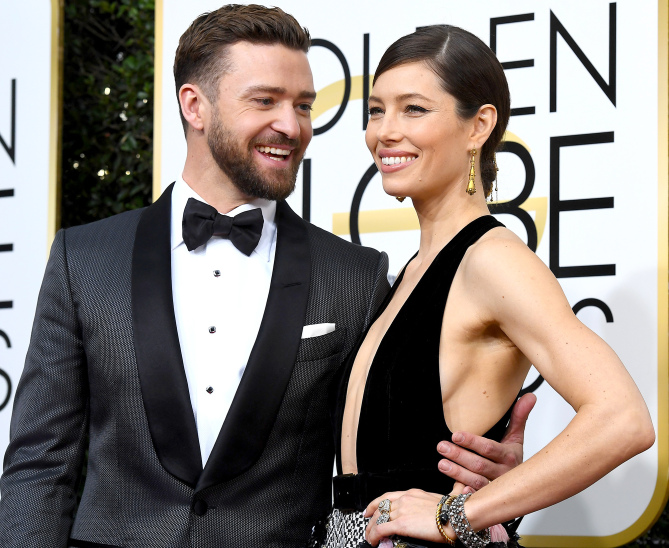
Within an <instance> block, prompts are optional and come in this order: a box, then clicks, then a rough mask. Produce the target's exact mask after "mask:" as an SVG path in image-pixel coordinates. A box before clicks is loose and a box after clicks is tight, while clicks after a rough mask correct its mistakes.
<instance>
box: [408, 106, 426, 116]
mask: <svg viewBox="0 0 669 548" xmlns="http://www.w3.org/2000/svg"><path fill="white" fill-rule="evenodd" d="M405 110H406V112H413V113H417V114H418V113H420V114H424V113H426V112H427V111H428V110H427V109H426V108H423V107H420V106H418V105H407V107H406V109H405Z"/></svg>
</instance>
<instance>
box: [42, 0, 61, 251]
mask: <svg viewBox="0 0 669 548" xmlns="http://www.w3.org/2000/svg"><path fill="white" fill-rule="evenodd" d="M64 19H65V1H64V0H51V98H50V104H49V118H50V119H49V124H50V125H49V194H48V198H47V233H46V237H47V242H46V252H47V255H48V253H49V249H50V248H51V242H52V241H53V239H54V237H55V235H56V232H57V231H58V229H59V228H60V204H61V199H60V198H61V169H60V168H61V152H62V137H63V44H64V39H63V34H64V33H65V26H64V24H63V23H64Z"/></svg>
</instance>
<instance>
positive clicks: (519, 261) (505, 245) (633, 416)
mask: <svg viewBox="0 0 669 548" xmlns="http://www.w3.org/2000/svg"><path fill="white" fill-rule="evenodd" d="M462 267H464V268H465V271H464V276H463V279H464V280H465V281H464V285H465V292H466V296H467V298H468V299H470V300H471V302H472V306H473V307H476V309H477V311H479V312H480V314H481V318H482V320H483V321H491V320H492V321H494V322H495V323H497V324H498V325H499V327H500V328H501V329H502V331H503V332H504V333H505V334H506V336H508V337H509V339H510V340H511V341H512V342H513V343H514V344H515V345H516V346H517V347H518V348H519V349H520V350H521V351H522V352H523V354H524V355H525V356H526V357H527V358H528V359H529V360H530V361H531V362H532V363H533V364H534V366H535V367H536V369H537V370H538V371H539V373H540V374H541V375H542V376H543V377H544V379H545V380H546V381H547V382H548V383H549V384H550V385H551V386H552V387H553V388H554V389H555V390H556V391H557V392H558V393H559V394H560V395H561V396H562V397H563V398H564V399H565V400H566V401H567V402H568V403H569V404H570V405H571V406H572V407H573V408H574V410H575V411H576V416H575V417H574V418H573V419H572V421H571V422H570V423H569V425H568V426H567V427H566V428H565V430H564V431H563V432H561V433H560V434H559V435H558V436H557V437H556V438H555V439H554V440H553V441H552V442H550V443H549V444H548V445H547V446H546V447H545V448H544V449H543V450H541V451H540V452H538V453H537V454H535V455H534V456H533V457H532V458H530V459H528V460H527V461H526V462H524V463H523V464H521V465H520V466H518V467H517V468H514V469H513V470H510V471H509V472H508V473H506V474H504V475H502V476H501V477H499V478H498V479H496V480H495V481H494V482H493V483H491V484H489V485H488V486H486V487H483V488H482V489H481V490H480V491H478V492H477V493H475V494H474V495H472V496H471V497H470V498H469V499H468V501H467V503H466V504H465V511H466V514H467V518H468V519H469V522H470V523H471V525H472V527H473V528H474V530H480V529H483V528H486V527H488V526H491V525H493V524H496V523H500V522H503V521H506V520H509V519H512V518H514V517H516V516H519V515H524V514H528V513H530V512H533V511H536V510H539V509H541V508H545V507H547V506H551V505H553V504H555V503H557V502H560V501H562V500H564V499H566V498H568V497H570V496H572V495H574V494H576V493H578V492H580V491H582V490H583V489H585V488H586V487H588V486H589V485H591V484H592V483H594V482H595V481H597V480H598V479H600V478H601V477H603V476H604V475H606V474H607V473H608V472H610V471H611V470H613V469H614V468H615V467H617V466H618V465H620V464H621V463H623V462H625V461H626V460H628V459H629V458H631V457H633V456H634V455H636V454H637V453H640V452H642V451H644V450H646V449H648V448H649V447H650V446H651V445H652V444H653V442H654V439H655V433H654V430H653V426H652V422H651V419H650V416H649V413H648V409H647V407H646V404H645V402H644V401H643V398H642V397H641V394H640V393H639V390H638V389H637V387H636V385H635V384H634V381H633V380H632V378H631V377H630V375H629V374H628V372H627V371H626V369H625V368H624V366H623V365H622V363H621V362H620V360H619V359H618V357H617V356H616V354H615V352H613V350H612V349H611V348H610V347H609V346H608V345H607V344H606V343H605V342H604V341H603V340H602V339H601V338H600V337H598V336H597V335H596V334H595V333H593V332H592V331H591V330H590V329H588V328H587V327H586V326H585V325H583V324H582V323H581V322H580V321H579V320H578V319H577V318H576V316H575V315H574V314H573V312H572V310H571V307H570V305H569V303H568V302H567V299H566V298H565V296H564V293H563V292H562V289H561V287H560V285H559V283H558V282H557V280H556V279H555V277H554V276H553V274H552V273H551V272H550V270H549V269H548V268H547V267H546V266H545V265H544V264H543V263H542V262H541V260H540V259H539V258H538V257H536V256H535V255H534V253H532V252H531V251H530V250H529V249H528V248H527V247H526V246H525V245H524V244H523V243H522V242H521V241H520V240H518V239H516V238H514V237H497V238H487V239H485V240H482V241H480V242H479V243H477V244H476V245H475V246H473V247H472V248H471V249H470V253H469V256H468V257H467V258H466V259H465V261H463V264H462ZM393 497H394V498H395V501H394V503H393V511H394V512H393V513H394V514H395V515H393V513H391V521H390V522H388V523H387V524H383V525H380V526H375V525H372V526H370V529H369V540H370V541H371V542H372V544H374V541H376V542H378V539H379V538H380V537H383V536H390V535H392V534H404V535H410V536H418V537H420V538H429V539H431V540H438V539H439V536H438V535H439V533H438V530H437V528H436V522H435V521H434V516H433V515H430V514H431V513H432V514H433V513H434V511H433V510H432V511H430V508H431V509H435V508H436V503H437V502H438V499H437V501H436V502H435V500H434V497H435V495H430V494H427V493H426V494H425V496H423V495H420V496H419V495H418V494H417V493H416V492H415V491H410V492H407V493H405V494H393ZM375 504H376V505H378V501H374V502H373V503H372V504H370V506H369V507H368V510H369V511H370V512H371V511H372V510H373V509H374V508H375V506H374V505H375ZM368 513H369V512H368ZM372 521H374V520H372ZM393 522H395V523H393ZM447 533H448V534H449V535H451V536H453V534H454V533H453V530H452V529H451V528H450V526H449V527H448V529H447Z"/></svg>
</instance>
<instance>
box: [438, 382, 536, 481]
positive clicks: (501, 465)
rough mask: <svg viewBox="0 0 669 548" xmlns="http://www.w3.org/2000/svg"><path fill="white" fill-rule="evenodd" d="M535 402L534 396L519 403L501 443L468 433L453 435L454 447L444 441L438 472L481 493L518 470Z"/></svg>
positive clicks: (524, 398) (529, 395)
mask: <svg viewBox="0 0 669 548" xmlns="http://www.w3.org/2000/svg"><path fill="white" fill-rule="evenodd" d="M536 402H537V397H536V396H535V395H534V394H531V393H529V394H525V395H524V396H523V397H522V398H520V399H519V400H518V401H517V402H516V405H515V406H514V407H513V411H512V413H511V420H510V421H509V426H508V428H507V429H506V433H505V434H504V437H503V438H502V441H501V442H499V443H497V442H495V441H492V440H489V439H487V438H482V437H481V436H475V435H474V434H470V433H469V432H454V433H453V437H452V443H449V442H447V441H442V442H440V443H439V445H438V446H437V450H438V451H439V453H441V455H442V456H443V457H444V459H443V460H441V461H439V471H440V472H441V473H442V474H446V475H447V476H449V477H451V478H453V479H454V480H455V481H458V482H460V483H463V484H464V485H466V486H468V487H471V488H472V489H473V490H478V489H481V487H484V486H486V485H488V483H490V482H491V481H492V480H494V479H495V478H498V477H499V476H501V475H502V474H504V473H505V472H508V471H509V470H511V469H512V468H515V467H516V466H518V465H519V464H520V463H521V462H523V441H524V438H525V423H526V421H527V417H528V416H529V414H530V411H532V408H533V407H534V404H535V403H536ZM472 451H475V452H476V453H478V454H476V453H473V452H472ZM465 492H470V489H466V490H465Z"/></svg>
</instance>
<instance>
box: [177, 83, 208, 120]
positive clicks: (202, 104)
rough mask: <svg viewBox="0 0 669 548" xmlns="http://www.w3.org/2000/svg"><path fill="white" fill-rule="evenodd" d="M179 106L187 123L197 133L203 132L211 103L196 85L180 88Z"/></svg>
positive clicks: (186, 85) (185, 85)
mask: <svg viewBox="0 0 669 548" xmlns="http://www.w3.org/2000/svg"><path fill="white" fill-rule="evenodd" d="M179 106H180V107H181V114H182V115H183V117H184V118H185V120H186V122H188V124H189V125H190V126H191V127H192V128H193V129H195V130H196V131H202V130H203V129H204V116H205V113H206V112H207V109H208V107H209V103H208V101H207V98H206V97H205V96H204V94H203V93H202V90H201V89H200V88H199V87H198V86H197V85H196V84H184V85H183V86H181V88H179Z"/></svg>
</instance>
